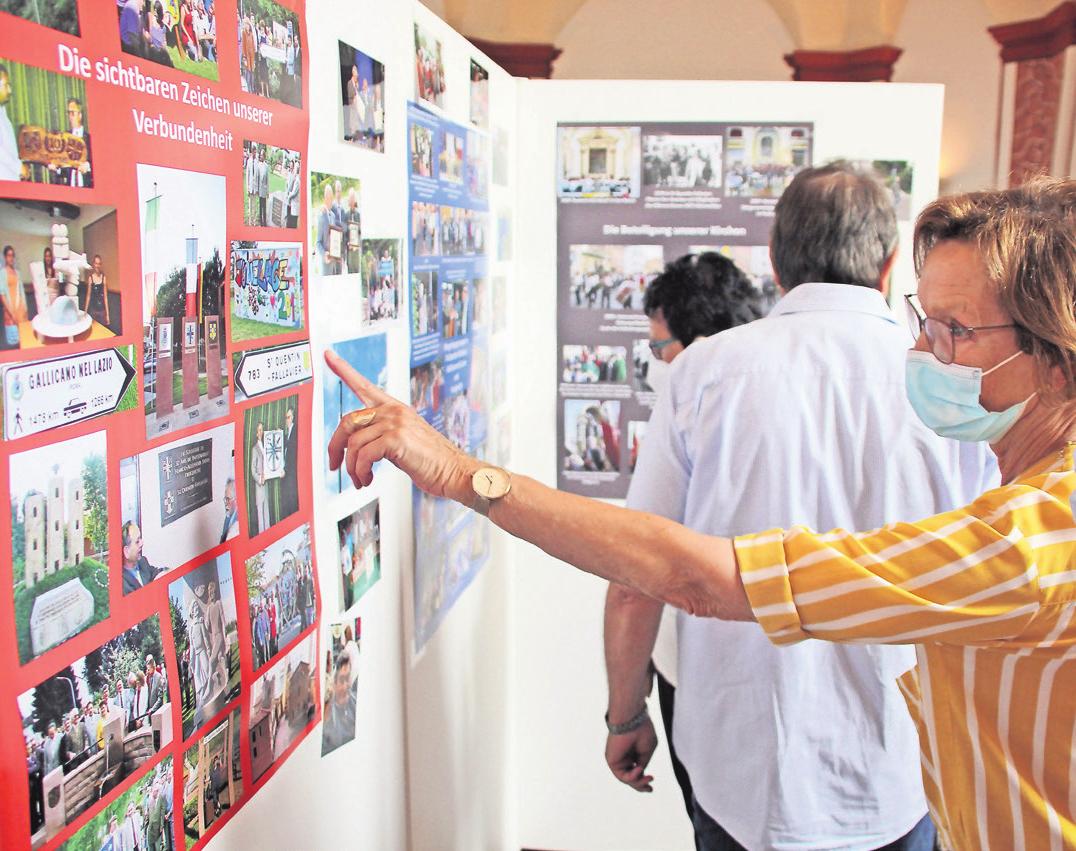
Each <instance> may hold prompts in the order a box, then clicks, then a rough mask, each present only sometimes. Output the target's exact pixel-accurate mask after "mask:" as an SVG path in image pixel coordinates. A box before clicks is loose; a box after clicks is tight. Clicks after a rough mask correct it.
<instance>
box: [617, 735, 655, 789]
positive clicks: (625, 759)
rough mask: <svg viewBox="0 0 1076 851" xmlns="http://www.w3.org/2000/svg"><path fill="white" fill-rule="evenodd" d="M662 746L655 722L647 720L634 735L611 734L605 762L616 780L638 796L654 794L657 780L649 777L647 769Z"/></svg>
mask: <svg viewBox="0 0 1076 851" xmlns="http://www.w3.org/2000/svg"><path fill="white" fill-rule="evenodd" d="M657 746H658V737H657V733H655V732H654V722H653V721H651V720H650V719H649V718H647V719H646V720H645V721H644V722H643V724H642V725H641V726H640V727H638V728H637V729H635V730H632V731H631V732H630V733H621V734H620V735H616V734H614V733H610V734H609V737H608V738H607V739H606V740H605V761H606V763H608V765H609V770H610V771H611V772H613V776H614V777H615V778H616V779H617V780H619V781H620V782H621V783H625V784H627V785H628V786H630V787H631V788H632V789H634V790H635V791H636V792H653V791H654V787H653V785H652V783H653V781H654V778H653V776H652V775H649V774H647V773H646V766H647V765H649V763H650V758H651V757H652V756H653V755H654V751H655V750H656V749H657Z"/></svg>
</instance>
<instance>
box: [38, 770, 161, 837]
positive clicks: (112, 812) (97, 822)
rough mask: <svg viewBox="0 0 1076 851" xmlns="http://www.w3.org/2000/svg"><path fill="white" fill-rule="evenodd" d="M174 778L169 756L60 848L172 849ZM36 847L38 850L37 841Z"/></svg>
mask: <svg viewBox="0 0 1076 851" xmlns="http://www.w3.org/2000/svg"><path fill="white" fill-rule="evenodd" d="M172 778H173V775H172V757H170V756H166V757H165V758H164V759H163V760H161V762H160V763H158V764H157V765H156V766H154V767H153V769H151V770H150V771H149V772H148V773H147V774H145V775H143V776H142V777H140V778H139V779H138V780H137V781H136V782H135V783H133V784H132V785H131V787H130V788H129V789H127V790H126V791H125V792H123V794H121V795H120V796H119V797H118V798H116V800H115V801H113V802H112V803H111V804H109V805H108V806H107V807H105V808H104V809H103V810H101V812H99V813H98V814H97V815H95V816H94V817H93V818H92V819H90V820H89V821H88V822H86V824H85V825H84V826H83V827H82V828H81V829H80V830H79V831H78V832H77V833H76V834H75V835H74V836H72V837H71V838H70V839H68V840H67V842H65V843H64V844H63V845H61V846H60V848H61V849H63V851H126V849H128V848H131V849H139V851H141V849H143V848H144V849H150V848H158V849H162V851H163V849H166V848H169V847H170V846H169V845H168V843H169V842H170V841H171V837H172V835H173V834H172V830H173V813H172V804H173V801H172V798H173V795H174V789H175V787H174V786H173V779H172ZM34 847H37V845H36V838H35V846H34Z"/></svg>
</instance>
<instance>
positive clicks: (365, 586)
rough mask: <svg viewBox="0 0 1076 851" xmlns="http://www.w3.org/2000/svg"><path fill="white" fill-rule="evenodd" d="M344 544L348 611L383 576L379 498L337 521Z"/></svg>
mask: <svg viewBox="0 0 1076 851" xmlns="http://www.w3.org/2000/svg"><path fill="white" fill-rule="evenodd" d="M336 531H337V535H338V537H339V546H340V579H341V583H342V587H343V591H342V594H341V597H340V600H341V604H342V605H341V611H344V612H346V611H348V609H350V608H351V607H352V606H354V605H355V604H356V603H357V602H359V600H360V599H362V595H363V594H365V593H366V592H367V591H369V590H370V588H371V587H372V586H373V585H374V583H375V582H377V580H378V579H380V578H381V521H380V513H379V508H378V501H377V500H376V499H375V500H374V501H373V502H371V503H370V504H369V505H365V506H363V507H362V508H360V509H359V510H358V511H356V512H355V513H354V514H350V515H348V516H347V517H345V518H343V519H342V520H340V521H339V522H338V523H337V524H336Z"/></svg>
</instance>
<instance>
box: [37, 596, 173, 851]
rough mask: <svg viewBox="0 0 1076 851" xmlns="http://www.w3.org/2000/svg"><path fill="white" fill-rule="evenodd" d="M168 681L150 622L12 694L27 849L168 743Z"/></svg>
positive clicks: (157, 632)
mask: <svg viewBox="0 0 1076 851" xmlns="http://www.w3.org/2000/svg"><path fill="white" fill-rule="evenodd" d="M171 676H173V673H172V672H166V671H165V669H164V652H163V646H162V643H161V626H160V621H159V619H158V617H157V615H153V616H152V617H149V618H147V619H146V620H144V621H142V622H141V623H138V624H135V625H134V626H132V627H130V628H129V629H128V630H126V631H125V632H122V633H120V634H119V635H117V636H116V637H115V638H112V639H111V640H109V641H106V642H105V643H104V644H103V645H101V646H100V647H98V648H96V649H94V650H92V651H90V652H89V653H87V654H86V655H85V656H84V657H82V658H79V659H75V660H74V661H73V662H71V663H70V664H68V665H66V666H64V667H63V668H61V669H60V670H58V671H56V673H54V674H53V675H52V676H50V677H47V678H46V679H45V680H43V681H42V682H41V683H40V684H38V685H37V686H36V687H35V688H32V689H30V690H29V691H27V692H25V693H23V694H21V695H19V697H18V708H19V715H20V717H21V718H22V727H23V737H24V739H25V740H26V743H27V756H28V759H27V777H28V782H29V785H30V833H31V836H32V839H33V843H34V847H38V845H40V844H41V843H43V842H47V841H48V840H49V839H51V838H52V837H53V836H55V835H56V834H57V833H59V832H60V831H61V830H63V828H64V827H65V826H66V825H68V824H70V823H71V822H73V821H75V820H76V819H77V818H78V817H79V816H80V815H82V813H84V812H86V811H87V810H89V809H91V808H92V807H93V806H94V805H95V804H96V803H97V802H98V801H99V800H100V799H101V798H104V797H105V796H107V795H108V794H109V793H110V792H112V791H113V790H114V789H117V788H122V787H123V786H124V785H125V784H124V781H125V780H126V778H127V777H129V776H130V775H132V774H136V773H139V769H140V768H141V766H142V765H144V764H145V763H146V762H150V761H152V760H153V759H154V757H155V755H156V754H157V752H158V751H160V750H161V749H162V748H166V747H167V746H168V745H169V744H170V743H171V741H172V704H171V700H170V698H169V686H168V680H169V678H170V677H171ZM94 823H95V822H90V824H91V825H92V824H94ZM139 847H143V846H139ZM157 847H160V846H157Z"/></svg>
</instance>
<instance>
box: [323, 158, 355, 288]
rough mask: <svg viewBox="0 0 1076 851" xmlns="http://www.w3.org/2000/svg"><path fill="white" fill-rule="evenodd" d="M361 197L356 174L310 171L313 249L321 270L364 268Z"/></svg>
mask: <svg viewBox="0 0 1076 851" xmlns="http://www.w3.org/2000/svg"><path fill="white" fill-rule="evenodd" d="M361 199H362V191H361V187H360V181H359V179H358V178H357V177H342V176H341V175H338V174H324V173H323V172H320V171H312V172H310V253H311V259H312V260H313V263H314V269H315V270H317V273H318V274H320V275H354V274H358V273H359V272H360V271H361V267H362V213H361V208H360V206H359V204H360V201H361Z"/></svg>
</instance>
